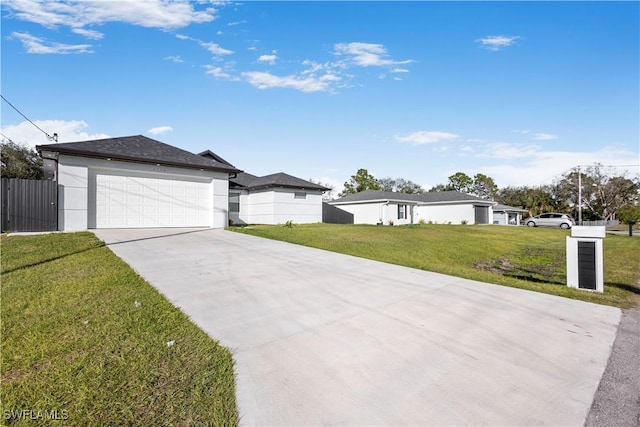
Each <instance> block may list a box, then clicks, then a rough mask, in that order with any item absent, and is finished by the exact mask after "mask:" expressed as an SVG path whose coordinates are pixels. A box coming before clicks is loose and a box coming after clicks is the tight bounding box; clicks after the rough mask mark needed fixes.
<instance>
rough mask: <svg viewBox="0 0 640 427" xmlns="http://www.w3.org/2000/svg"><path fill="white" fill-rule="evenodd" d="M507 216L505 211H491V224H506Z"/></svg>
mask: <svg viewBox="0 0 640 427" xmlns="http://www.w3.org/2000/svg"><path fill="white" fill-rule="evenodd" d="M508 216H509V215H507V213H506V212H504V211H500V212H496V211H494V212H493V224H495V225H507V224H508V222H507V221H508Z"/></svg>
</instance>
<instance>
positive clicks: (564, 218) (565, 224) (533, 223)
mask: <svg viewBox="0 0 640 427" xmlns="http://www.w3.org/2000/svg"><path fill="white" fill-rule="evenodd" d="M524 223H525V224H527V226H529V227H560V228H565V229H566V228H571V227H573V226H574V225H575V223H576V221H575V220H574V219H573V217H572V216H571V215H569V214H563V213H555V212H547V213H543V214H541V215H536V216H532V217H531V218H527V219H525V220H524Z"/></svg>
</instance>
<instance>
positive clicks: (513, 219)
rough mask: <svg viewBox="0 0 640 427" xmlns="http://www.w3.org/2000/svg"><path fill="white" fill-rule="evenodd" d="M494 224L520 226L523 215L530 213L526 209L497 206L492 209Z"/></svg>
mask: <svg viewBox="0 0 640 427" xmlns="http://www.w3.org/2000/svg"><path fill="white" fill-rule="evenodd" d="M492 210H493V223H494V224H499V225H520V222H521V221H522V215H523V214H525V213H528V212H529V211H528V210H526V209H520V208H514V207H512V206H507V205H501V204H497V205H495V206H493V207H492Z"/></svg>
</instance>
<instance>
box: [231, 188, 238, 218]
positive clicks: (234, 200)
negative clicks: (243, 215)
mask: <svg viewBox="0 0 640 427" xmlns="http://www.w3.org/2000/svg"><path fill="white" fill-rule="evenodd" d="M229 212H234V213H239V212H240V193H233V192H229Z"/></svg>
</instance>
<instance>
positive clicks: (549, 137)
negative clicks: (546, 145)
mask: <svg viewBox="0 0 640 427" xmlns="http://www.w3.org/2000/svg"><path fill="white" fill-rule="evenodd" d="M533 139H535V140H536V141H553V140H554V139H558V135H553V134H550V133H536V134H535V135H533Z"/></svg>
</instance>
